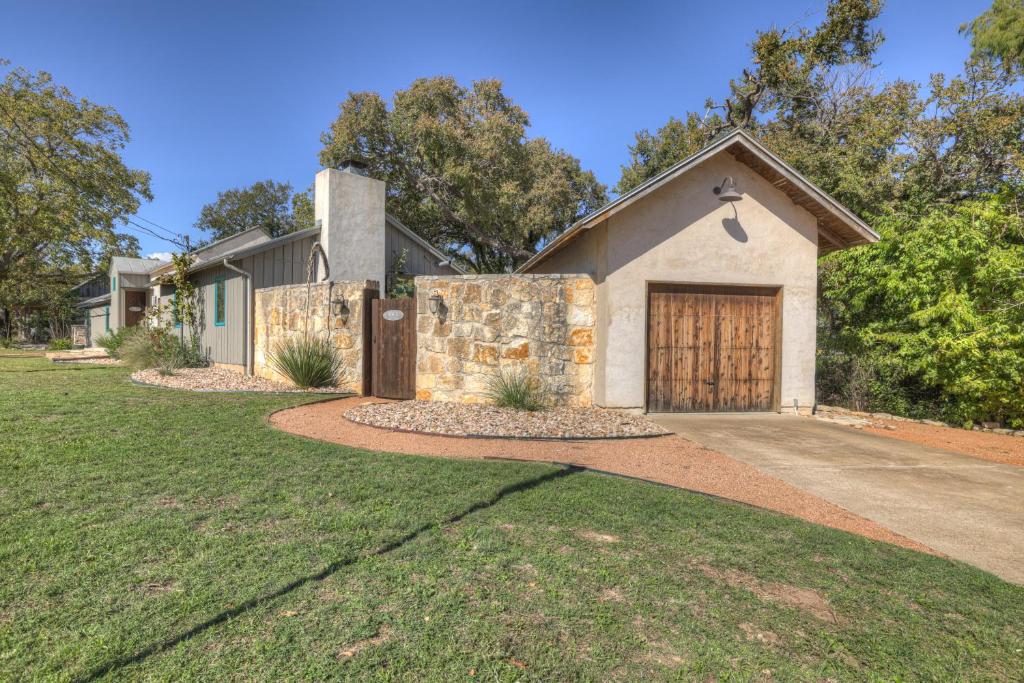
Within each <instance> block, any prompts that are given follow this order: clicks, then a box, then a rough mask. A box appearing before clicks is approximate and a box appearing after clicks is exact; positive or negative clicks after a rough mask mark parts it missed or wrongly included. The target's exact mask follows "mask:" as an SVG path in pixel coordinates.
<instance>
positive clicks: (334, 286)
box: [253, 281, 377, 393]
mask: <svg viewBox="0 0 1024 683" xmlns="http://www.w3.org/2000/svg"><path fill="white" fill-rule="evenodd" d="M376 288H377V283H375V282H370V281H365V282H351V281H346V282H318V283H316V284H314V285H312V286H310V287H309V291H308V301H309V317H308V322H307V318H306V308H307V289H306V285H283V286H281V287H267V288H264V289H257V290H256V305H255V310H254V315H253V318H254V320H253V322H254V324H255V331H254V337H253V344H254V347H255V349H254V352H253V372H254V373H255V374H256V375H258V376H260V377H265V378H267V379H272V380H277V381H285V382H287V380H286V379H285V378H284V377H282V376H281V375H280V374H278V373H277V371H275V370H274V368H273V367H271V363H270V354H271V353H272V352H273V351H274V349H275V348H277V345H278V344H280V343H281V342H283V341H285V340H287V339H291V338H301V337H302V336H303V334H306V329H307V324H308V333H309V335H310V336H319V337H326V338H328V339H330V340H331V343H332V344H334V347H335V348H336V349H338V351H339V353H340V354H341V357H342V360H343V364H342V368H343V376H342V382H341V387H342V388H343V389H346V390H348V391H354V392H356V393H362V386H363V338H364V334H363V320H364V317H365V316H364V312H363V310H364V305H363V292H364V290H366V289H376ZM338 299H346V300H347V301H348V308H349V314H348V320H347V321H346V320H344V319H343V316H340V315H335V314H333V313H332V312H331V304H330V302H331V301H335V300H338Z"/></svg>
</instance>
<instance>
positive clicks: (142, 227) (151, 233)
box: [125, 218, 188, 250]
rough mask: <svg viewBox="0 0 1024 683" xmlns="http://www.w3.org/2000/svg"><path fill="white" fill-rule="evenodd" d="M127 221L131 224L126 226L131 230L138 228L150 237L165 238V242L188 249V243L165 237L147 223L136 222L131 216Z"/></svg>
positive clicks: (137, 229) (138, 230)
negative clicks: (148, 226) (146, 224)
mask: <svg viewBox="0 0 1024 683" xmlns="http://www.w3.org/2000/svg"><path fill="white" fill-rule="evenodd" d="M127 221H128V223H130V224H131V225H125V227H126V228H128V229H129V230H136V231H137V232H143V233H145V234H147V235H149V236H150V237H155V238H156V239H158V240H163V241H164V242H167V243H168V244H173V245H174V246H176V247H179V248H181V249H186V250H187V249H188V247H187V245H186V244H185V243H184V242H179V241H178V240H176V239H171V238H168V237H164V236H163V235H160V234H159V233H157V232H155V231H153V230H151V229H150V228H147V227H146V226H145V225H142V224H141V223H136V222H135V221H133V220H132V219H131V218H129V219H127ZM131 226H135V227H134V228H133V227H131Z"/></svg>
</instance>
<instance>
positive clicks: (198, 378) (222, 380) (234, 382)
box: [132, 368, 345, 394]
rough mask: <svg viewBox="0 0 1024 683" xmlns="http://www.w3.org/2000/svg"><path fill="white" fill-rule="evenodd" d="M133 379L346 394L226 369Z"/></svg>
mask: <svg viewBox="0 0 1024 683" xmlns="http://www.w3.org/2000/svg"><path fill="white" fill-rule="evenodd" d="M132 379H133V380H135V381H136V382H142V383H143V384H156V385H158V386H161V387H167V388H169V389H189V390H191V391H266V392H294V393H311V394H338V393H345V392H342V391H339V390H338V389H336V388H325V389H297V388H295V386H293V385H291V384H283V383H281V382H273V381H271V380H269V379H263V378H262V377H246V376H245V375H243V374H242V373H240V372H235V371H234V370H226V369H224V368H181V369H178V370H175V371H174V374H173V375H161V374H160V372H159V371H157V370H139V371H137V372H133V373H132Z"/></svg>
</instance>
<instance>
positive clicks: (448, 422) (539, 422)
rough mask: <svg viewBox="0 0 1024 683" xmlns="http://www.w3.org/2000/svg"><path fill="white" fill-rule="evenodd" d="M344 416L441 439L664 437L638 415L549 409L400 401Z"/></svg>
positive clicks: (363, 407)
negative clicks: (457, 437)
mask: <svg viewBox="0 0 1024 683" xmlns="http://www.w3.org/2000/svg"><path fill="white" fill-rule="evenodd" d="M344 415H345V417H347V418H348V419H350V420H352V421H353V422H358V423H360V424H364V425H369V426H371V427H380V428H382V429H398V430H403V431H411V432H422V433H424V434H441V435H445V436H475V437H501V438H519V439H616V438H619V439H621V438H634V439H635V438H638V437H646V436H661V435H662V434H667V433H668V432H666V431H665V430H664V429H662V428H661V427H659V426H658V425H656V424H654V423H653V422H651V421H650V420H648V419H647V418H645V417H642V416H640V415H630V414H628V413H621V412H617V411H614V410H602V409H600V408H549V409H547V410H538V411H535V412H528V411H523V410H514V409H512V408H496V407H494V406H489V405H479V404H465V403H441V402H432V401H398V402H395V403H364V404H362V405H359V406H356V407H354V408H350V409H349V410H347V411H345V413H344Z"/></svg>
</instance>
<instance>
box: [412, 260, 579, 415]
mask: <svg viewBox="0 0 1024 683" xmlns="http://www.w3.org/2000/svg"><path fill="white" fill-rule="evenodd" d="M433 295H439V296H440V297H441V298H442V302H443V303H442V304H441V306H440V307H439V310H438V312H437V313H436V314H435V313H432V312H431V310H430V297H431V296H433ZM595 310H596V302H595V287H594V282H593V280H592V279H591V278H590V277H589V276H586V275H463V276H456V277H453V276H422V277H417V278H416V322H417V327H416V331H417V350H416V361H417V362H416V370H417V371H416V398H417V399H419V400H423V401H454V402H461V403H483V402H486V401H487V400H488V398H487V393H486V392H487V382H488V379H489V378H491V377H493V376H494V375H495V374H496V373H497V372H498V371H499V370H500V369H505V368H525V369H526V370H527V371H528V372H530V373H531V374H532V375H533V376H535V377H537V378H539V379H540V380H541V381H542V382H543V384H544V387H545V389H546V390H547V392H548V394H549V398H550V399H551V401H552V403H554V404H555V405H563V406H589V405H590V404H591V400H592V395H593V393H592V392H593V381H594V366H593V363H594V325H595V323H596V314H595Z"/></svg>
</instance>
